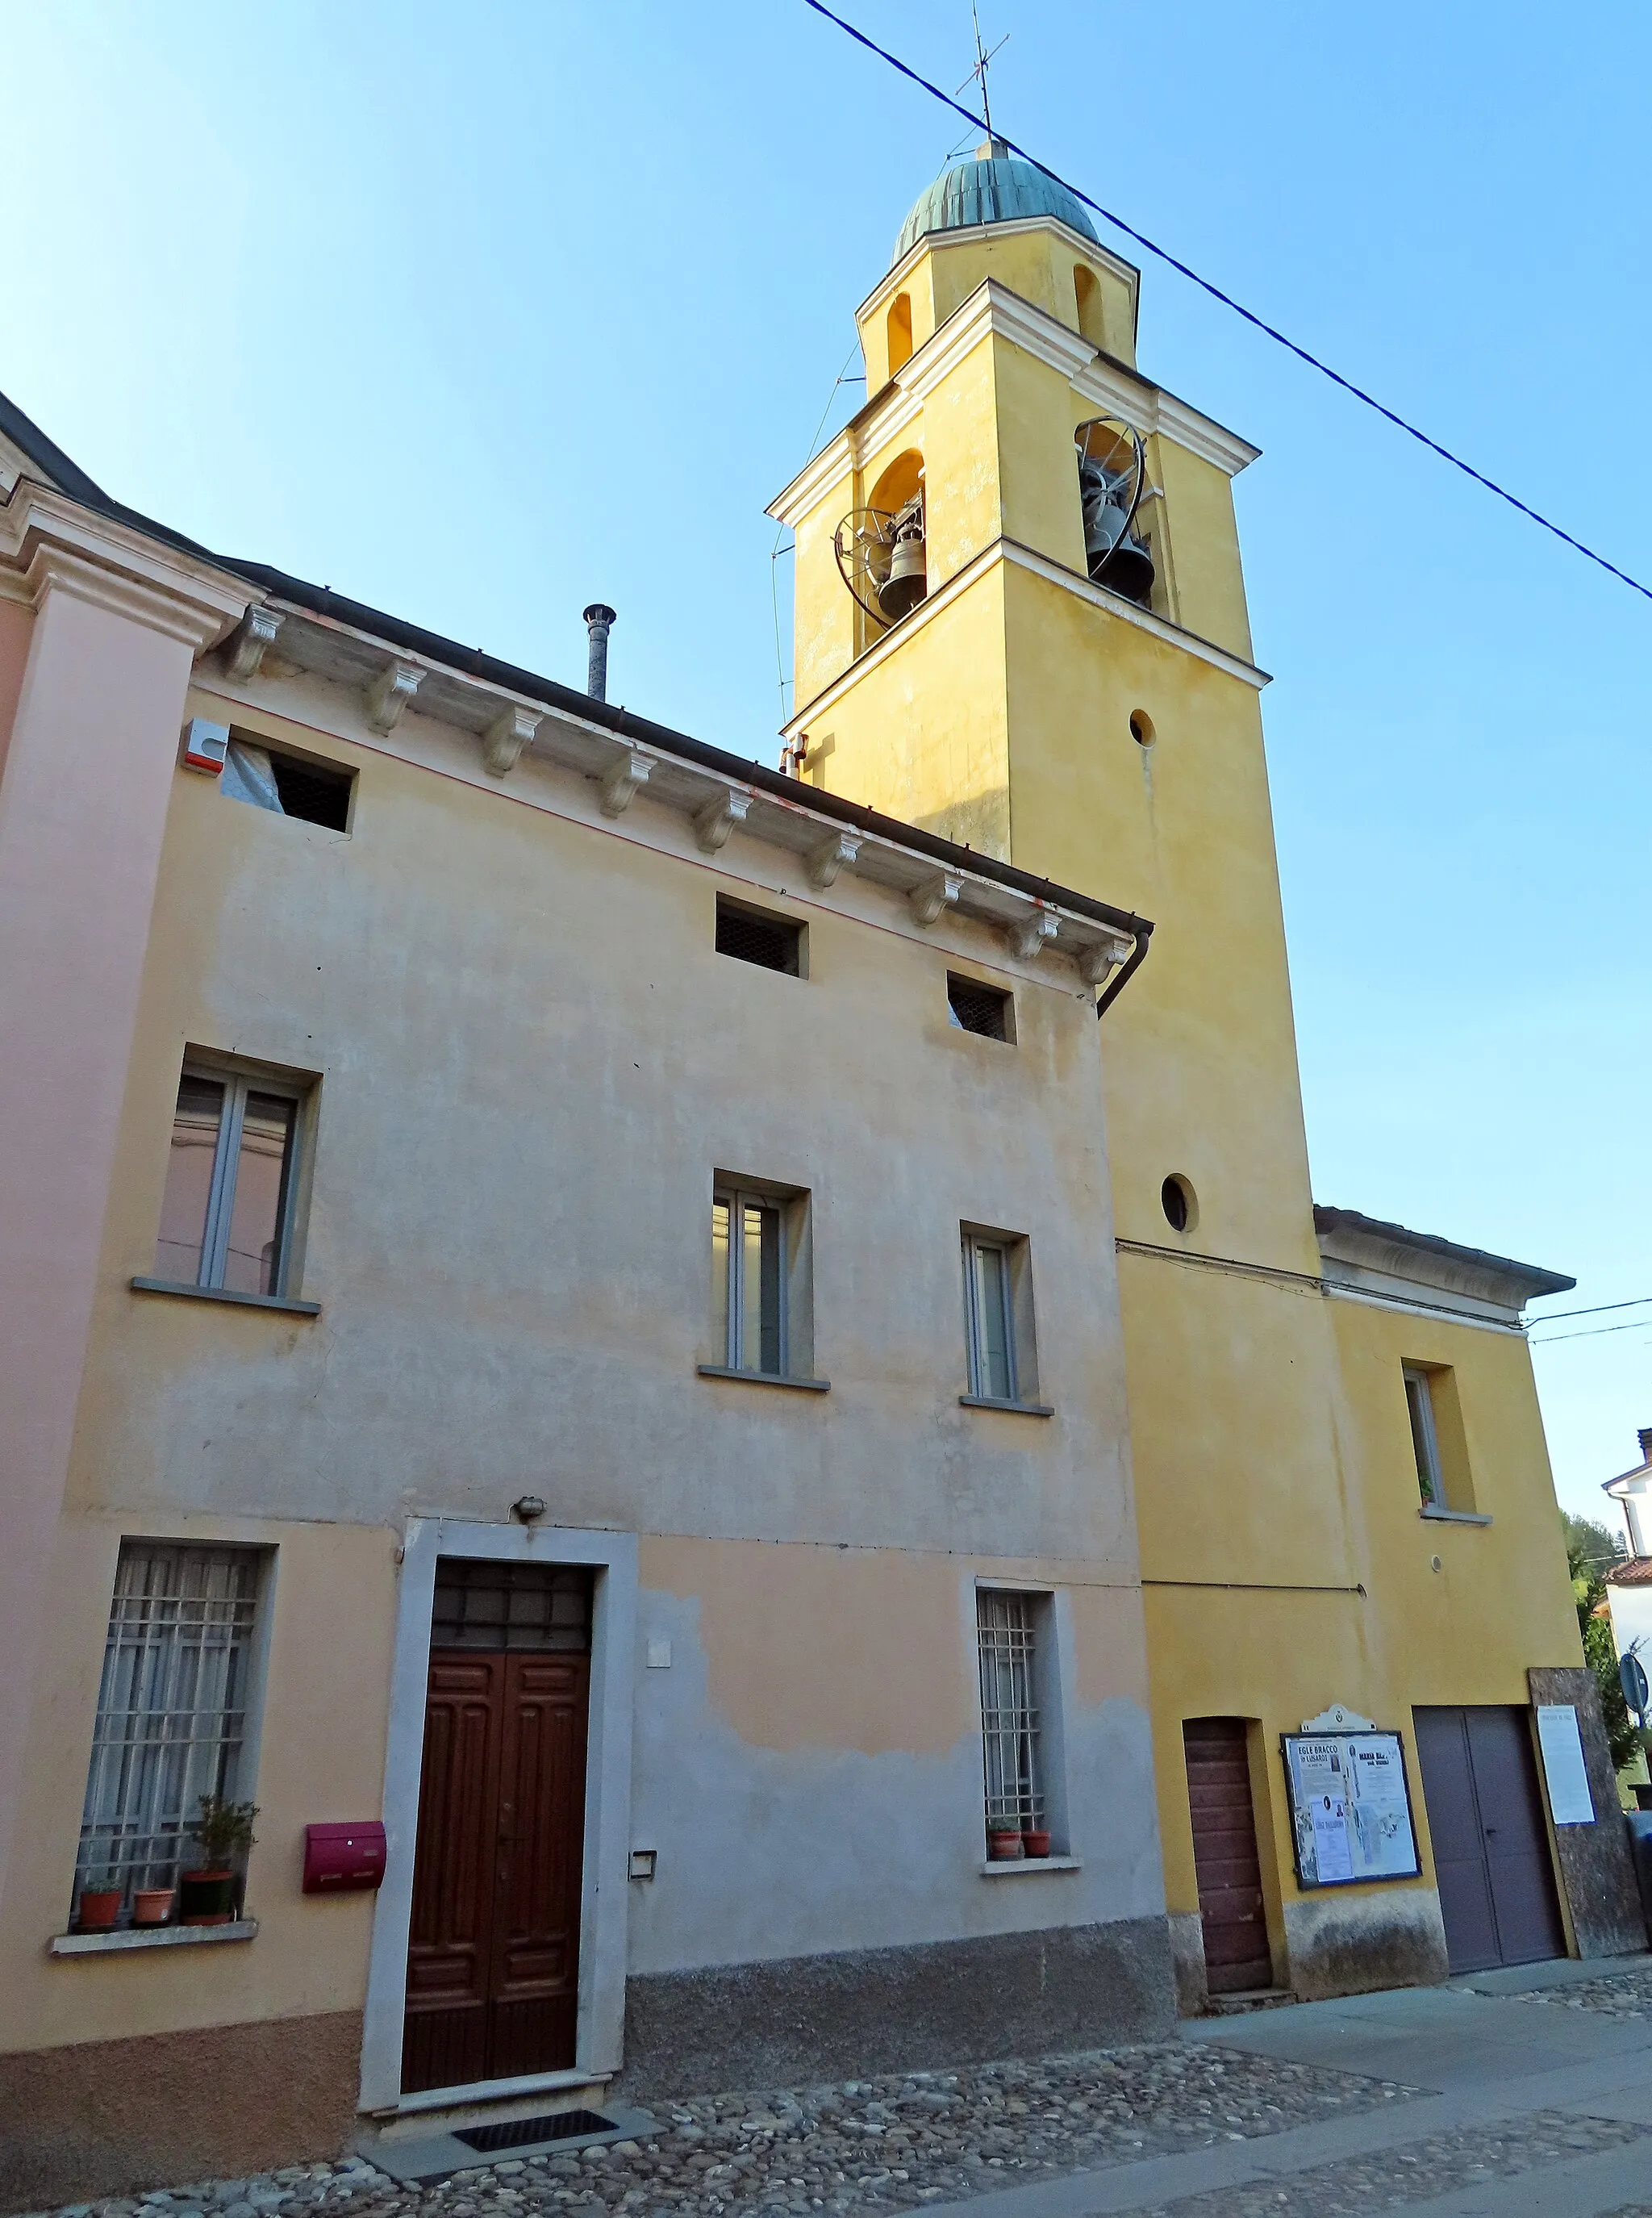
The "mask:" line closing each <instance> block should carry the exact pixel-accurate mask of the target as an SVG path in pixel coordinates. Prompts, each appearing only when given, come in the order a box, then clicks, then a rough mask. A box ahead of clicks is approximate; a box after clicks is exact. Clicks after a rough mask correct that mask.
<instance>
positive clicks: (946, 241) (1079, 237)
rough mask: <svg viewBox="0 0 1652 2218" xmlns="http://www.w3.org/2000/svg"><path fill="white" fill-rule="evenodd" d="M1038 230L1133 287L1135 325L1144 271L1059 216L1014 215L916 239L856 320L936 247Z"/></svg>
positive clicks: (862, 306) (985, 242)
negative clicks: (1004, 220) (1052, 236)
mask: <svg viewBox="0 0 1652 2218" xmlns="http://www.w3.org/2000/svg"><path fill="white" fill-rule="evenodd" d="M1035 231H1053V232H1055V233H1056V235H1057V237H1058V238H1060V239H1063V240H1064V241H1065V242H1066V244H1067V245H1068V246H1070V247H1071V248H1072V250H1073V252H1074V254H1076V255H1077V256H1078V257H1080V260H1081V261H1084V262H1093V263H1095V264H1096V265H1097V267H1098V269H1102V270H1106V271H1107V273H1108V275H1109V276H1113V277H1117V279H1118V281H1119V282H1120V283H1121V284H1123V285H1128V286H1129V288H1130V321H1131V324H1132V325H1134V324H1135V314H1136V305H1137V301H1138V299H1139V296H1140V294H1141V289H1142V272H1141V271H1140V270H1138V269H1137V268H1136V266H1135V263H1133V262H1127V261H1126V260H1125V259H1124V257H1123V255H1122V254H1115V253H1114V252H1113V251H1112V250H1111V248H1110V247H1105V246H1103V245H1101V243H1100V242H1099V240H1098V239H1086V237H1085V235H1084V233H1083V232H1081V231H1074V230H1073V226H1072V225H1071V224H1068V223H1063V222H1062V221H1061V218H1060V217H1059V216H1054V215H1036V216H1035V215H1024V216H1013V217H1012V218H1011V219H1010V220H1008V221H1007V222H1004V223H972V224H966V225H962V226H960V227H959V228H958V229H957V230H956V231H926V232H925V233H924V235H923V237H922V238H921V239H914V240H913V244H912V245H910V246H909V247H908V248H907V249H906V252H905V253H904V254H903V255H902V256H901V257H900V261H899V262H897V263H895V265H894V268H893V269H892V270H890V271H889V273H888V276H885V277H881V278H880V279H879V280H878V282H877V283H876V284H875V285H874V286H873V288H872V289H871V291H870V292H869V294H867V296H866V298H865V299H864V300H863V301H862V302H861V304H860V306H859V307H858V308H857V309H856V311H855V319H856V321H857V323H858V322H859V320H860V319H861V318H862V317H863V316H866V315H869V314H870V313H872V312H873V311H874V310H875V309H877V308H879V307H882V304H883V302H884V301H885V300H888V298H889V297H890V296H891V295H892V294H895V293H898V292H899V291H900V288H901V286H902V285H903V284H904V283H905V282H906V279H907V278H908V277H909V276H911V274H912V271H913V268H914V267H915V266H916V264H917V262H918V259H919V256H920V255H923V254H926V253H932V252H933V251H935V250H936V249H937V247H946V246H975V245H988V244H990V243H991V242H992V241H993V239H1018V238H1020V237H1022V236H1024V234H1025V233H1027V232H1035Z"/></svg>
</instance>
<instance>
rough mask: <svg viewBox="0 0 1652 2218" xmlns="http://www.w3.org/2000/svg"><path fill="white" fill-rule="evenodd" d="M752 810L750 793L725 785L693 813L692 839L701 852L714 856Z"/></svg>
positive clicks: (726, 843)
mask: <svg viewBox="0 0 1652 2218" xmlns="http://www.w3.org/2000/svg"><path fill="white" fill-rule="evenodd" d="M751 807H752V796H751V795H750V794H749V793H739V792H736V790H734V788H733V786H732V785H731V786H725V787H724V788H723V789H722V790H721V792H719V793H715V794H713V796H712V797H711V799H710V800H709V801H708V802H706V803H705V805H704V807H703V808H702V809H696V811H695V816H694V837H695V839H696V842H697V844H698V846H699V847H700V849H701V852H702V853H703V854H707V855H715V854H718V853H720V852H721V850H722V849H723V848H725V847H726V846H727V845H728V835H729V833H731V832H732V831H733V829H734V827H735V826H736V825H737V824H744V823H745V821H746V817H747V815H749V814H750V811H751Z"/></svg>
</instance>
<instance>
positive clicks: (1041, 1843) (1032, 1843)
mask: <svg viewBox="0 0 1652 2218" xmlns="http://www.w3.org/2000/svg"><path fill="white" fill-rule="evenodd" d="M1021 1845H1022V1847H1023V1848H1024V1849H1025V1851H1026V1853H1027V1854H1028V1855H1029V1856H1048V1855H1049V1831H1048V1829H1047V1828H1046V1827H1044V1826H1043V1825H1024V1826H1023V1827H1022V1828H1021Z"/></svg>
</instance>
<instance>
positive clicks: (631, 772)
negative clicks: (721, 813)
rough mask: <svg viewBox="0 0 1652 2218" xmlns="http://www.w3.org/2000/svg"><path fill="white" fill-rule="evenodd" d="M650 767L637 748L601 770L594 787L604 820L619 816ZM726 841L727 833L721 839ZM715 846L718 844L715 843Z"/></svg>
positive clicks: (637, 791) (628, 751) (631, 748)
mask: <svg viewBox="0 0 1652 2218" xmlns="http://www.w3.org/2000/svg"><path fill="white" fill-rule="evenodd" d="M652 771H653V763H652V762H651V761H650V760H649V759H648V757H647V755H646V754H644V753H642V751H641V749H640V748H639V747H626V748H625V749H624V750H623V751H622V753H620V754H618V755H617V756H616V758H615V759H614V761H613V762H612V763H611V764H610V765H609V768H608V769H607V770H605V771H603V775H602V778H600V780H599V781H598V784H597V792H598V795H599V796H600V802H601V807H602V812H603V815H604V816H623V815H624V814H625V812H626V810H627V809H628V808H629V807H630V806H631V803H632V802H634V800H635V799H636V797H637V795H638V794H639V793H640V791H641V790H642V788H643V787H644V786H645V785H647V783H648V778H649V775H650V773H651V772H652ZM727 837H728V834H727V832H725V833H724V834H723V838H724V839H727ZM718 844H719V846H721V841H719V843H718Z"/></svg>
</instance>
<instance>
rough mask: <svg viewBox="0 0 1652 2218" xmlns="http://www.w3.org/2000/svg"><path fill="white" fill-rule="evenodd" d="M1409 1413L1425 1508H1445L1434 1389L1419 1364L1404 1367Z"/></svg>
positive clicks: (1419, 1485)
mask: <svg viewBox="0 0 1652 2218" xmlns="http://www.w3.org/2000/svg"><path fill="white" fill-rule="evenodd" d="M1404 1375H1405V1405H1406V1414H1407V1416H1408V1417H1409V1418H1410V1420H1411V1449H1412V1453H1413V1455H1414V1457H1415V1459H1416V1464H1417V1491H1418V1492H1419V1493H1420V1495H1421V1496H1422V1499H1423V1504H1424V1507H1425V1508H1426V1509H1444V1507H1445V1478H1444V1476H1443V1474H1442V1471H1441V1468H1440V1459H1439V1432H1438V1430H1437V1429H1436V1428H1435V1424H1434V1389H1433V1385H1432V1381H1431V1380H1430V1379H1429V1376H1428V1373H1427V1372H1426V1371H1425V1370H1423V1369H1422V1368H1421V1366H1420V1365H1418V1364H1414V1363H1408V1364H1407V1365H1406V1366H1405V1367H1404Z"/></svg>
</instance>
